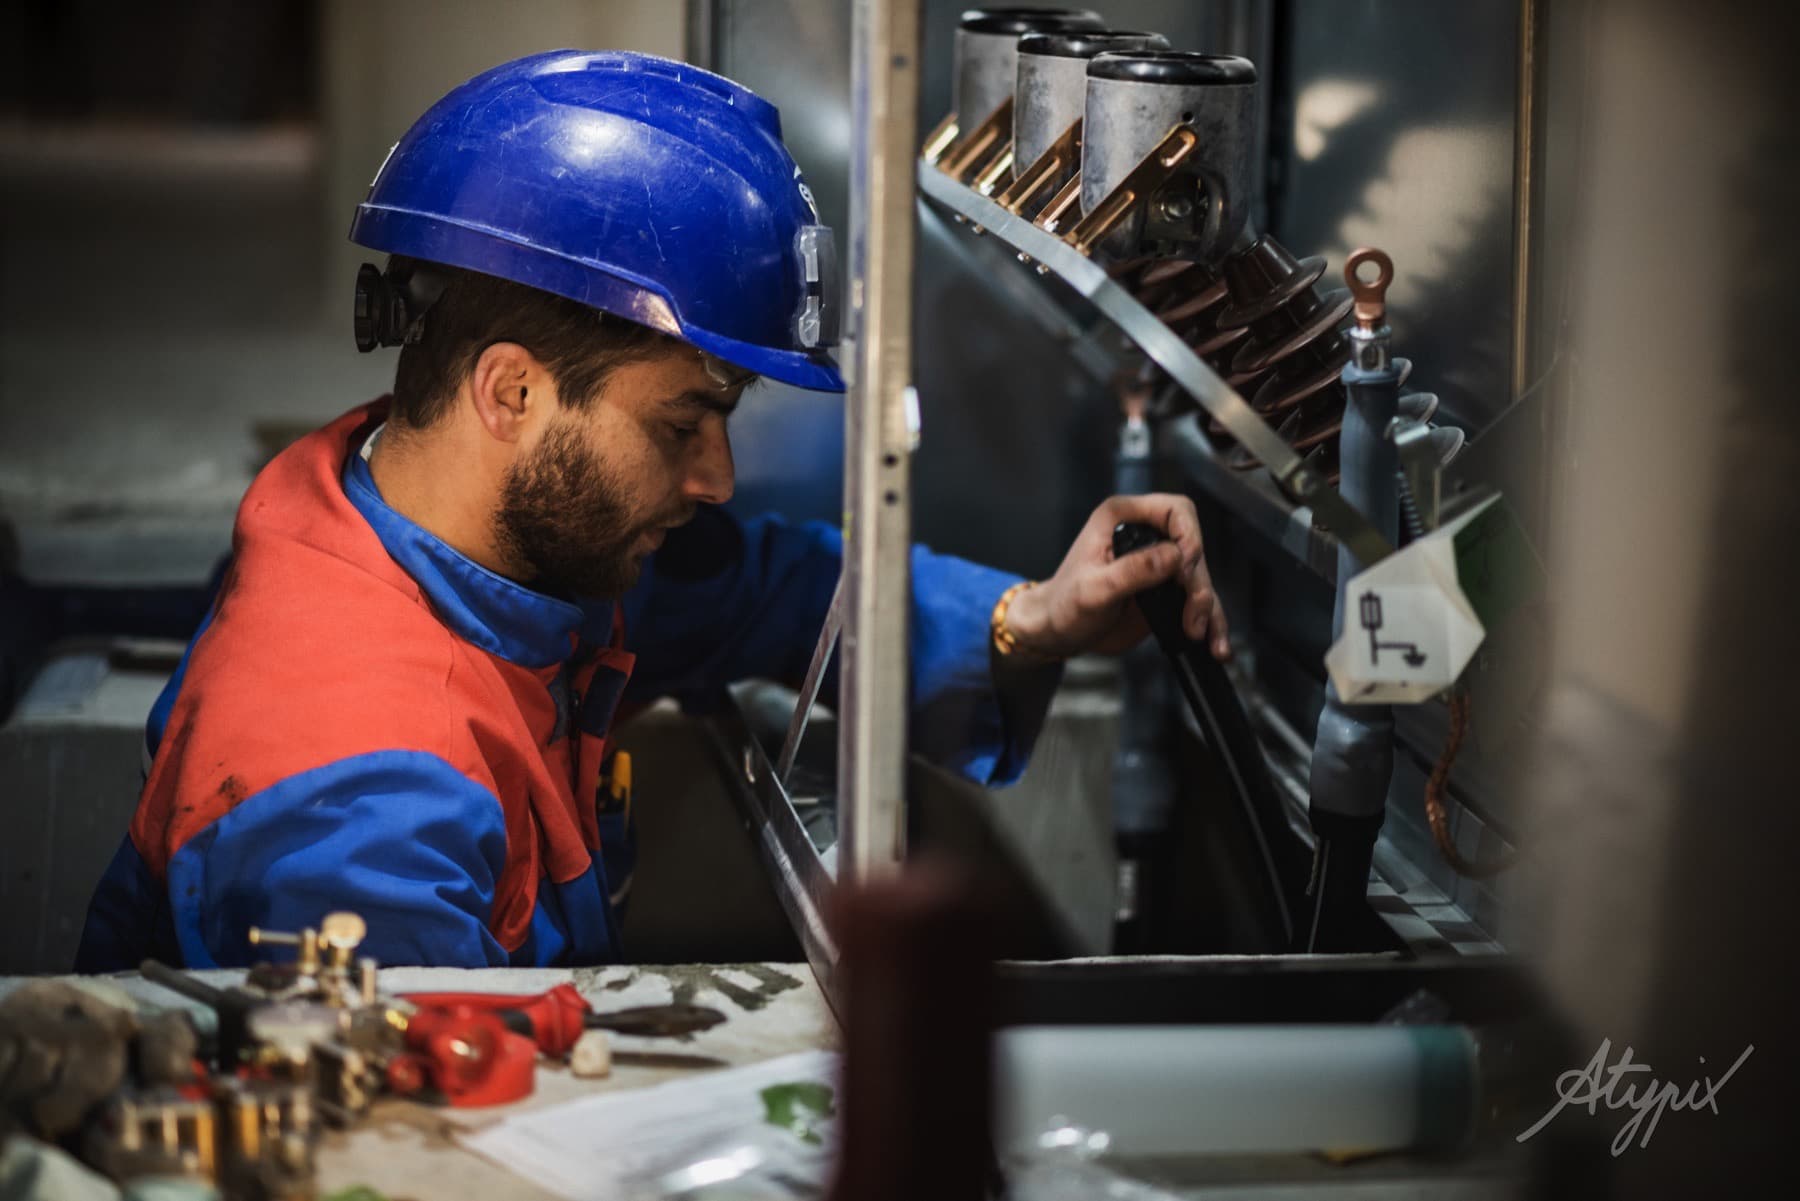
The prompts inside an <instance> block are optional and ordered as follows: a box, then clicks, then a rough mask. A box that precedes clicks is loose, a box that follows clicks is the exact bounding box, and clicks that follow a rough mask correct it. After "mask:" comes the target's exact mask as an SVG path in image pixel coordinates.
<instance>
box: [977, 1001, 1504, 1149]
mask: <svg viewBox="0 0 1800 1201" xmlns="http://www.w3.org/2000/svg"><path fill="white" fill-rule="evenodd" d="M995 1073H996V1075H995V1081H996V1122H997V1130H996V1135H997V1143H998V1146H999V1149H1000V1150H1001V1151H1002V1152H1021V1151H1025V1150H1027V1149H1028V1148H1031V1147H1033V1146H1035V1145H1037V1143H1038V1141H1039V1139H1040V1138H1041V1137H1042V1136H1043V1135H1044V1134H1045V1132H1046V1131H1049V1130H1051V1129H1055V1128H1058V1127H1070V1126H1073V1127H1079V1128H1084V1129H1087V1130H1091V1131H1096V1132H1104V1133H1105V1134H1106V1135H1107V1136H1108V1146H1109V1150H1110V1151H1111V1152H1113V1153H1117V1154H1125V1155H1194V1154H1209V1153H1220V1152H1235V1153H1253V1152H1262V1153H1267V1152H1297V1151H1386V1150H1398V1149H1401V1148H1407V1147H1432V1146H1435V1147H1443V1146H1452V1145H1455V1144H1457V1143H1460V1142H1461V1141H1463V1139H1464V1138H1465V1137H1466V1135H1467V1133H1468V1131H1469V1127H1470V1123H1471V1121H1472V1116H1473V1113H1474V1108H1475V1107H1474V1097H1475V1040H1474V1038H1473V1036H1472V1035H1471V1034H1470V1032H1469V1031H1468V1030H1467V1029H1466V1028H1464V1027H1460V1026H1022V1027H1014V1028H1011V1029H1007V1030H1002V1031H1001V1032H1000V1033H999V1035H998V1036H997V1038H996V1045H995Z"/></svg>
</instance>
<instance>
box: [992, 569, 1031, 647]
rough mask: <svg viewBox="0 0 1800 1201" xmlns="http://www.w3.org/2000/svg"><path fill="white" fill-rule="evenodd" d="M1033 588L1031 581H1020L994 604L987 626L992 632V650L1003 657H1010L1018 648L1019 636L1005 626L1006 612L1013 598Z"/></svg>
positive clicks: (1002, 594)
mask: <svg viewBox="0 0 1800 1201" xmlns="http://www.w3.org/2000/svg"><path fill="white" fill-rule="evenodd" d="M1032 586H1033V581H1031V580H1020V581H1019V582H1018V583H1016V584H1014V585H1013V586H1012V587H1011V588H1008V589H1007V590H1006V591H1005V592H1002V593H1001V594H1000V599H999V600H997V601H995V602H994V615H993V617H991V618H989V619H988V626H989V628H990V629H992V630H993V632H994V649H995V650H997V651H999V652H1000V653H1001V654H1003V655H1010V654H1012V653H1013V652H1014V651H1015V650H1017V649H1018V648H1019V636H1018V635H1017V634H1014V633H1013V632H1012V631H1011V630H1010V629H1008V628H1007V626H1006V610H1007V608H1008V606H1010V605H1011V604H1012V602H1013V597H1015V596H1017V595H1019V593H1021V592H1023V591H1025V589H1027V588H1030V587H1032Z"/></svg>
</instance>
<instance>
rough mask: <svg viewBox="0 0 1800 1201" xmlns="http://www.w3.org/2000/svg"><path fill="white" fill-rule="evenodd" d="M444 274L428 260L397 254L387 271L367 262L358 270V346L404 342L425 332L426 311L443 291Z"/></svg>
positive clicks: (401, 343)
mask: <svg viewBox="0 0 1800 1201" xmlns="http://www.w3.org/2000/svg"><path fill="white" fill-rule="evenodd" d="M446 282H447V281H446V280H445V278H444V276H443V275H442V274H441V273H439V272H437V271H434V270H432V269H431V267H430V265H429V264H426V263H421V262H419V261H418V260H416V259H409V258H405V257H403V256H400V255H395V256H394V257H393V258H391V259H390V260H389V261H388V268H387V270H386V271H383V270H381V269H380V268H379V267H377V266H375V264H373V263H364V264H363V265H362V267H361V268H360V269H359V270H358V271H357V273H356V307H355V310H354V313H353V321H354V326H355V331H356V349H358V350H361V351H370V350H374V349H375V348H376V347H377V346H404V345H407V344H409V343H413V342H417V341H418V340H419V339H420V338H421V337H423V336H424V333H425V313H426V311H427V310H428V309H430V308H431V306H432V305H433V304H436V303H437V299H438V297H439V296H442V295H443V294H444V285H445V283H446Z"/></svg>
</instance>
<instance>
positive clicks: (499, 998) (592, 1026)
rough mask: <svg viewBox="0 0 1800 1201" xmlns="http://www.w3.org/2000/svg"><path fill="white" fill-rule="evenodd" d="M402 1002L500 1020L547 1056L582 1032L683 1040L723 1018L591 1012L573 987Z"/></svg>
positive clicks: (703, 1011) (637, 1010)
mask: <svg viewBox="0 0 1800 1201" xmlns="http://www.w3.org/2000/svg"><path fill="white" fill-rule="evenodd" d="M402 1000H404V1001H407V1002H409V1003H411V1004H413V1005H419V1006H435V1007H445V1006H463V1007H468V1008H471V1009H477V1010H482V1011H484V1012H489V1013H493V1014H496V1015H498V1016H499V1018H500V1020H501V1021H502V1022H503V1023H504V1024H505V1025H506V1028H507V1029H509V1030H511V1031H513V1032H514V1033H516V1034H523V1035H525V1036H526V1037H527V1038H530V1039H532V1040H533V1041H534V1042H535V1043H536V1044H537V1047H538V1050H540V1051H542V1052H543V1053H544V1054H546V1055H565V1054H567V1053H568V1051H569V1049H570V1048H571V1047H573V1046H574V1045H575V1040H576V1039H578V1038H580V1037H581V1035H582V1032H583V1031H586V1030H610V1031H612V1032H613V1033H614V1034H629V1035H634V1036H636V1037H639V1038H687V1037H690V1036H692V1035H694V1034H698V1033H699V1032H701V1031H703V1030H710V1029H712V1028H713V1027H714V1026H717V1025H718V1024H719V1023H721V1022H723V1021H724V1020H725V1015H724V1014H722V1013H720V1012H719V1011H718V1010H716V1009H711V1008H708V1007H707V1006H704V1005H639V1006H635V1007H633V1008H630V1009H615V1010H611V1011H609V1012H606V1013H599V1012H596V1011H595V1010H594V1008H593V1006H591V1005H589V1004H588V1003H587V1000H586V998H584V997H583V996H582V995H581V994H580V993H579V992H578V991H576V989H575V986H574V985H573V984H558V985H557V986H556V987H555V988H552V989H550V990H549V991H547V992H542V993H537V994H535V995H530V994H528V995H524V996H517V995H513V994H508V993H407V994H406V995H405V996H404V997H403V998H402Z"/></svg>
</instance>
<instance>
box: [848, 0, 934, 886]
mask: <svg viewBox="0 0 1800 1201" xmlns="http://www.w3.org/2000/svg"><path fill="white" fill-rule="evenodd" d="M852 68H853V72H854V74H853V79H852V87H851V105H850V108H851V120H852V123H853V126H852V128H853V140H852V149H851V155H850V272H849V279H850V312H851V322H850V328H851V330H852V331H853V333H854V338H855V340H854V342H853V343H851V344H850V345H849V346H847V347H846V349H847V350H848V352H849V353H848V354H847V355H846V358H848V359H849V363H848V366H849V367H850V370H851V372H852V377H851V378H852V382H851V385H850V395H849V397H848V398H847V403H848V405H849V409H848V411H847V413H846V422H845V426H844V442H845V446H844V493H845V501H846V507H847V509H848V510H849V519H848V528H847V529H846V530H845V538H844V551H845V553H844V581H843V604H844V608H843V621H844V629H843V645H842V647H841V648H840V654H841V655H842V656H843V659H842V662H843V668H842V672H841V675H840V684H839V709H838V714H839V733H838V822H839V831H840V838H841V842H840V849H839V854H838V862H839V864H840V865H841V871H842V873H843V877H844V878H845V879H847V880H853V881H854V880H863V879H868V878H870V877H873V876H878V875H882V874H886V873H888V872H891V871H893V870H895V869H897V868H898V867H899V865H900V860H901V857H902V856H903V855H904V854H905V850H906V828H905V823H906V724H907V723H906V714H907V701H908V697H909V691H910V690H909V687H908V672H907V627H908V625H909V618H910V616H911V613H912V584H911V576H910V566H911V564H910V554H911V541H912V512H911V498H910V493H911V457H912V434H911V431H910V429H909V423H908V409H909V405H910V406H911V407H912V408H913V411H914V412H915V413H916V406H917V404H918V401H917V397H916V395H915V394H914V393H913V390H912V349H913V347H912V303H913V297H912V273H913V232H914V230H913V227H914V221H913V196H912V175H913V160H914V156H915V154H916V153H917V147H918V144H919V138H918V117H917V112H916V110H917V106H918V87H919V4H918V0H858V3H857V6H856V19H855V23H854V25H853V26H852Z"/></svg>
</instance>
